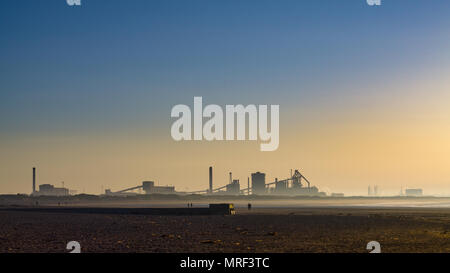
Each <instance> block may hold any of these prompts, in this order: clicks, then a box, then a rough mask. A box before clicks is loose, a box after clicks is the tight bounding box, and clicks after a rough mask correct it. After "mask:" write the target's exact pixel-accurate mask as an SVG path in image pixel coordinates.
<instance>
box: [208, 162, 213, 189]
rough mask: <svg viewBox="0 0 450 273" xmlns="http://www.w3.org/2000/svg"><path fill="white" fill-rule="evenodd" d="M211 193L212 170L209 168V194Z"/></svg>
mask: <svg viewBox="0 0 450 273" xmlns="http://www.w3.org/2000/svg"><path fill="white" fill-rule="evenodd" d="M212 192H213V169H212V167H209V194H212Z"/></svg>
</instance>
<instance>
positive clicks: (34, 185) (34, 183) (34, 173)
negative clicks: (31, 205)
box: [31, 167, 36, 194]
mask: <svg viewBox="0 0 450 273" xmlns="http://www.w3.org/2000/svg"><path fill="white" fill-rule="evenodd" d="M35 193H36V168H35V167H33V191H32V192H31V194H35Z"/></svg>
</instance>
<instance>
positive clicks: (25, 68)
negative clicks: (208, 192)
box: [0, 0, 450, 195]
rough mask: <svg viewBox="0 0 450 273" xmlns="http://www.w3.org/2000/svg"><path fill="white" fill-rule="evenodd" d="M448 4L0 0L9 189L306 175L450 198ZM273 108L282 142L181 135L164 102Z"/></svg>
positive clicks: (324, 184) (0, 183)
mask: <svg viewBox="0 0 450 273" xmlns="http://www.w3.org/2000/svg"><path fill="white" fill-rule="evenodd" d="M448 14H450V2H449V1H447V0H383V1H382V5H381V6H376V7H375V6H368V5H367V4H366V2H365V1H364V0H345V1H344V0H343V1H337V0H314V1H313V0H303V1H301V0H281V1H274V0H227V1H218V0H177V1H175V0H132V1H125V0H82V5H81V6H79V7H74V6H72V7H71V6H68V5H67V4H66V2H65V1H64V0H4V1H2V8H1V9H0V193H30V191H31V177H32V172H31V169H32V167H36V168H37V173H38V175H37V183H38V184H45V183H49V184H54V185H57V186H60V185H62V182H63V181H64V185H65V186H67V187H69V188H70V189H74V190H77V191H78V192H79V193H81V192H86V193H96V194H98V193H100V192H101V191H102V190H104V189H107V188H110V189H112V190H113V191H114V190H120V189H123V188H127V187H131V186H135V185H138V184H140V183H141V181H143V180H154V181H155V182H156V184H158V185H173V186H175V187H176V189H177V190H179V191H187V190H202V189H206V188H207V186H208V167H209V166H214V183H215V185H216V186H222V185H225V184H226V183H227V181H228V173H229V172H230V171H231V172H233V177H234V178H236V179H240V181H241V185H242V186H244V185H246V181H247V177H248V176H250V174H251V173H252V172H255V171H262V172H265V173H266V174H267V182H269V181H273V180H274V179H275V178H278V179H284V178H287V177H288V176H289V172H290V169H299V170H300V171H301V172H302V173H303V174H304V175H305V176H306V177H307V178H308V179H309V180H310V181H311V183H312V184H313V185H316V186H318V187H319V189H320V190H323V191H326V192H344V193H346V194H348V195H362V194H367V187H368V185H378V187H379V189H380V191H381V193H383V194H388V195H394V194H398V193H399V192H400V190H401V188H416V187H417V188H423V190H424V193H425V194H434V195H450V107H449V106H450V78H449V77H448V75H449V73H450V17H449V16H448ZM194 96H202V97H203V103H204V104H205V105H206V104H218V105H221V106H223V107H224V106H225V105H226V104H233V105H234V104H243V105H247V104H256V105H262V104H268V105H280V145H279V148H278V150H277V151H274V152H261V151H260V149H259V142H252V141H227V142H225V141H224V142H217V141H216V142H207V141H200V142H193V141H192V142H187V141H182V142H176V141H174V140H173V139H172V138H171V135H170V127H171V125H172V123H173V122H174V120H173V119H172V118H171V117H170V112H171V109H172V107H173V106H174V105H177V104H186V105H189V106H191V107H192V106H193V98H194Z"/></svg>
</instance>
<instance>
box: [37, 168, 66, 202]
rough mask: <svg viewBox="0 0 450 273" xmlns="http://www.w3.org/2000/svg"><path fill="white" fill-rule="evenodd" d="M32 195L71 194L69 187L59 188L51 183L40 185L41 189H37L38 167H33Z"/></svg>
mask: <svg viewBox="0 0 450 273" xmlns="http://www.w3.org/2000/svg"><path fill="white" fill-rule="evenodd" d="M32 183H33V184H32V192H31V195H34V196H69V195H70V191H69V189H67V188H64V187H63V188H57V187H55V186H53V185H50V184H42V185H39V191H37V190H36V168H34V167H33V182H32Z"/></svg>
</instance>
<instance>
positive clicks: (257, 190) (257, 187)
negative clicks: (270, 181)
mask: <svg viewBox="0 0 450 273" xmlns="http://www.w3.org/2000/svg"><path fill="white" fill-rule="evenodd" d="M252 194H266V174H265V173H261V172H256V173H252Z"/></svg>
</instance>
